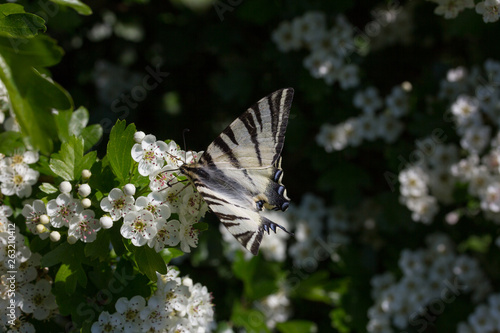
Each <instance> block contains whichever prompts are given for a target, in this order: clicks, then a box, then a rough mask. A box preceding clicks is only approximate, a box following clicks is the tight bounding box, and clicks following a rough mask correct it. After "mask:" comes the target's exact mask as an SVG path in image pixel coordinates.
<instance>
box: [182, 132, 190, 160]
mask: <svg viewBox="0 0 500 333" xmlns="http://www.w3.org/2000/svg"><path fill="white" fill-rule="evenodd" d="M186 132H189V128H185V129H184V130H183V131H182V141H184V163H186V161H187V150H186V136H185V134H186Z"/></svg>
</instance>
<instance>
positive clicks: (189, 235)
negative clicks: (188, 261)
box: [179, 216, 198, 253]
mask: <svg viewBox="0 0 500 333" xmlns="http://www.w3.org/2000/svg"><path fill="white" fill-rule="evenodd" d="M180 220H181V223H180V232H179V236H180V243H181V250H182V252H185V253H189V252H191V248H192V247H196V246H197V245H198V230H196V229H195V228H194V227H193V223H189V222H188V221H186V219H185V218H184V217H183V216H180Z"/></svg>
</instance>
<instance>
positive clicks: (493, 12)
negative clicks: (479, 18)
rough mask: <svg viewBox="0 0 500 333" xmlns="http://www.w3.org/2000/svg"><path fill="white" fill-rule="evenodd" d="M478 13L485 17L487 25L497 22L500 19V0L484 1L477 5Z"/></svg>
mask: <svg viewBox="0 0 500 333" xmlns="http://www.w3.org/2000/svg"><path fill="white" fill-rule="evenodd" d="M476 13H478V14H481V15H483V21H484V22H485V23H491V22H496V21H498V19H499V18H500V0H484V1H480V2H478V3H477V4H476Z"/></svg>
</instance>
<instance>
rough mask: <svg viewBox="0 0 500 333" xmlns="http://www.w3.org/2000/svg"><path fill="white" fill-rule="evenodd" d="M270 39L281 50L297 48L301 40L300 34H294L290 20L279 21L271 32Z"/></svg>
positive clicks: (286, 50)
mask: <svg viewBox="0 0 500 333" xmlns="http://www.w3.org/2000/svg"><path fill="white" fill-rule="evenodd" d="M271 39H272V40H273V41H274V42H275V43H276V46H277V47H278V49H279V50H280V51H281V52H288V51H292V50H298V49H299V48H300V47H301V45H302V42H301V40H300V36H299V35H297V34H295V32H294V30H293V29H292V25H291V24H290V22H287V21H284V22H281V23H280V25H279V26H278V28H277V29H276V30H274V31H273V32H272V34H271Z"/></svg>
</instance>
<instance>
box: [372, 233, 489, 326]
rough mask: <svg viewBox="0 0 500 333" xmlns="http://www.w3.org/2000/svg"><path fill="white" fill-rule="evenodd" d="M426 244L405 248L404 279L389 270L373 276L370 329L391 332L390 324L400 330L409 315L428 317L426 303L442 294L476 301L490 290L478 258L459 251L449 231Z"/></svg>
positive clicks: (402, 256)
mask: <svg viewBox="0 0 500 333" xmlns="http://www.w3.org/2000/svg"><path fill="white" fill-rule="evenodd" d="M426 244H427V247H425V248H422V249H417V250H409V249H406V250H403V251H402V253H401V256H400V259H399V262H398V264H399V269H400V270H401V272H402V273H403V276H402V277H401V279H399V280H396V278H395V275H394V274H392V273H390V272H386V273H384V274H382V275H378V276H374V277H373V278H372V280H371V286H372V292H371V295H372V298H373V299H374V301H375V302H374V304H373V306H372V307H371V308H370V309H369V310H368V318H369V321H368V324H367V331H368V332H370V333H371V332H384V331H387V332H389V331H391V324H394V326H396V327H397V328H398V329H400V330H404V329H406V328H408V327H409V325H410V323H411V321H409V320H408V318H414V320H418V318H426V313H425V311H427V310H426V306H427V305H429V304H431V303H432V302H434V301H435V300H436V299H442V297H443V296H442V295H443V294H444V295H445V296H446V297H448V296H449V295H453V296H455V297H458V296H461V295H465V294H470V295H471V299H472V300H473V302H475V303H478V302H480V301H482V300H484V299H485V298H486V297H487V295H488V294H489V292H490V291H491V289H492V288H491V285H490V282H489V280H488V279H487V278H486V275H485V273H484V272H483V271H482V269H481V267H480V265H479V261H478V260H476V259H475V258H473V257H470V256H467V255H458V254H456V253H455V245H454V244H453V242H452V241H451V240H450V238H449V237H448V236H447V235H445V234H432V235H429V236H428V237H427V238H426ZM479 312H480V313H484V310H480V311H479ZM431 314H432V313H431ZM478 317H479V316H478ZM470 318H471V317H469V322H470V321H471V320H470ZM477 322H480V320H477ZM478 332H483V331H478Z"/></svg>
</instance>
